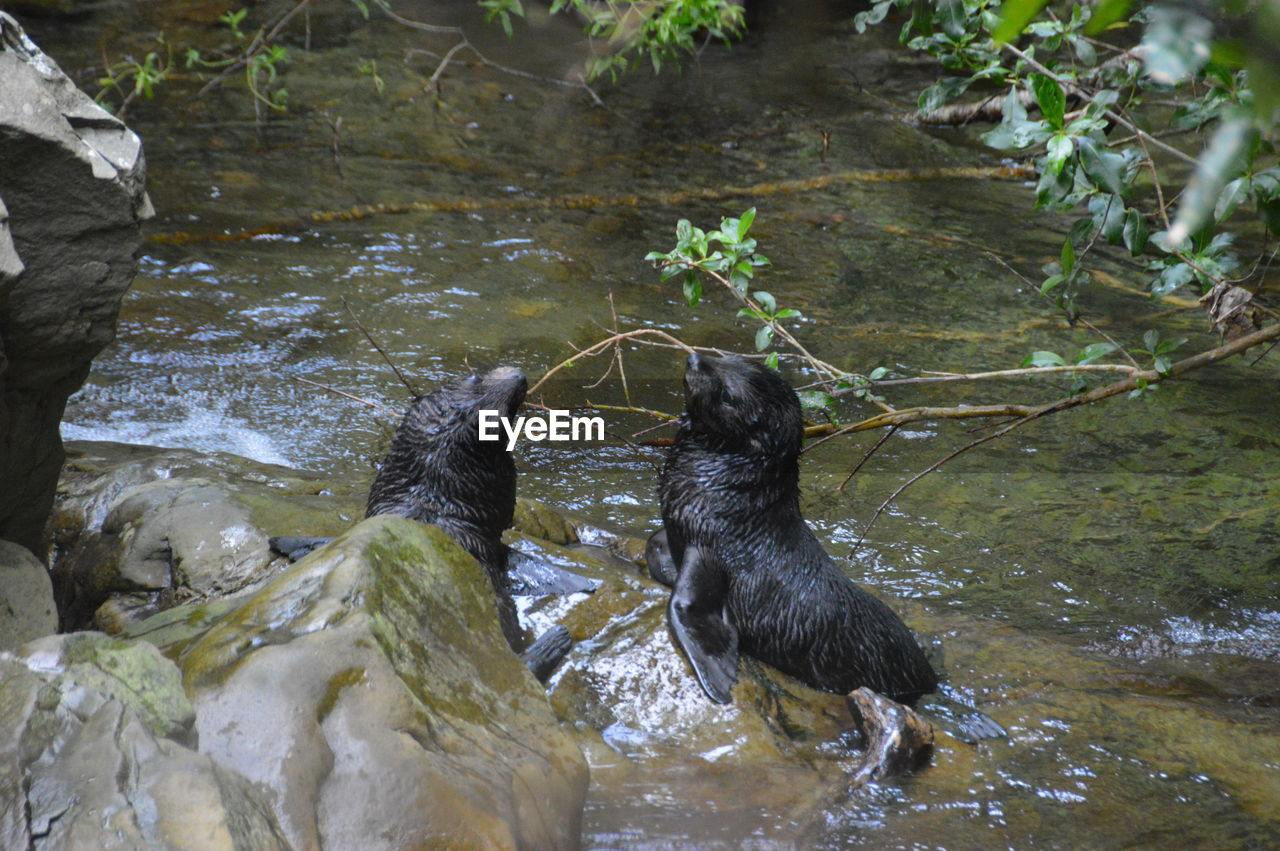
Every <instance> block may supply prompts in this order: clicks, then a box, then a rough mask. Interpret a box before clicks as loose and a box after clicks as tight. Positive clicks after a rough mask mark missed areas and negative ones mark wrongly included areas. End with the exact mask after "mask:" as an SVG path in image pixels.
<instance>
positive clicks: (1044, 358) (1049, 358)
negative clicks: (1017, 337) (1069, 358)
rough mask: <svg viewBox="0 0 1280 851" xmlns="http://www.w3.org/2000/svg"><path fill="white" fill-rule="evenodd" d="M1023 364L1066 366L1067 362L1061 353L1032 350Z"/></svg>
mask: <svg viewBox="0 0 1280 851" xmlns="http://www.w3.org/2000/svg"><path fill="white" fill-rule="evenodd" d="M1022 365H1023V366H1066V365H1067V362H1066V361H1065V360H1063V359H1062V356H1061V355H1058V354H1055V353H1053V352H1032V353H1031V354H1029V355H1027V358H1026V360H1024V361H1023V362H1022Z"/></svg>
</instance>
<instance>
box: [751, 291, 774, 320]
mask: <svg viewBox="0 0 1280 851" xmlns="http://www.w3.org/2000/svg"><path fill="white" fill-rule="evenodd" d="M751 295H752V296H753V297H754V298H755V300H756V301H758V302H760V306H761V307H763V308H764V311H765V313H768V314H769V315H771V316H772V315H773V314H774V313H775V312H776V311H777V310H778V302H777V301H776V300H775V299H774V297H773V294H772V293H767V292H765V291H764V290H756V291H755V292H754V293H752V294H751Z"/></svg>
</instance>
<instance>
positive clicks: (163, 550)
mask: <svg viewBox="0 0 1280 851" xmlns="http://www.w3.org/2000/svg"><path fill="white" fill-rule="evenodd" d="M67 450H68V458H67V464H66V467H65V470H64V472H63V475H62V479H61V482H60V484H59V486H58V495H57V501H56V503H55V506H54V510H53V514H52V516H51V519H50V525H49V535H50V539H51V541H52V543H53V548H52V553H51V565H52V567H51V571H52V574H53V582H54V588H55V591H56V596H57V600H58V611H59V615H60V622H61V625H62V628H63V629H64V630H67V629H78V628H83V627H86V626H94V627H95V628H98V629H102V630H104V631H106V632H109V633H112V634H115V633H119V632H121V631H123V630H125V629H126V628H127V627H128V626H129V625H130V624H132V623H135V622H136V621H138V620H140V619H142V618H144V617H146V616H148V615H150V614H154V613H155V612H156V611H159V610H160V609H163V608H168V607H170V606H173V605H177V604H179V603H183V602H187V601H212V600H217V599H221V598H224V597H227V596H232V595H235V594H240V593H244V592H247V591H250V590H252V589H253V588H255V587H257V586H259V585H261V584H262V583H263V582H265V581H267V580H268V579H269V578H271V577H272V576H274V575H276V574H277V573H279V571H280V570H282V569H283V568H284V566H285V562H284V561H283V560H282V559H280V558H278V557H277V556H276V555H275V554H274V553H272V552H271V549H270V547H269V546H268V543H267V540H268V537H269V536H271V535H275V534H292V533H297V532H299V531H304V532H308V533H314V534H317V535H335V534H337V533H339V532H341V531H343V530H345V529H347V528H348V527H350V526H351V524H352V523H353V522H355V520H356V519H358V518H359V517H360V516H361V515H362V514H363V498H364V495H363V488H362V486H346V487H344V486H343V485H341V484H339V483H331V482H330V481H329V480H328V479H326V478H324V477H321V476H317V475H315V474H308V473H305V472H302V471H298V470H291V469H288V468H286V467H278V466H275V465H271V464H259V463H257V462H255V461H251V460H249V459H247V458H240V457H238V456H234V455H224V454H219V453H213V454H202V453H197V452H192V451H189V450H184V449H158V448H155V447H148V446H131V445H127V444H119V443H99V442H89V441H85V442H73V443H69V444H68V445H67Z"/></svg>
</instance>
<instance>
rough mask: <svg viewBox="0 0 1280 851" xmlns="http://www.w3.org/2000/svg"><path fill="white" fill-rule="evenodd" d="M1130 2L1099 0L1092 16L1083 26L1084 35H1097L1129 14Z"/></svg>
mask: <svg viewBox="0 0 1280 851" xmlns="http://www.w3.org/2000/svg"><path fill="white" fill-rule="evenodd" d="M1130 2H1131V0H1099V2H1098V5H1096V6H1094V7H1093V16H1092V17H1091V18H1089V23H1087V24H1085V26H1084V33H1085V35H1097V34H1098V33H1100V32H1102V31H1103V30H1105V29H1106V28H1107V27H1109V26H1111V25H1112V24H1114V23H1115V22H1116V21H1119V20H1120V19H1121V18H1123V17H1124V16H1125V15H1127V14H1128V13H1129V3H1130Z"/></svg>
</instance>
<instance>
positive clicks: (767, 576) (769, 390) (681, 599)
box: [648, 353, 938, 703]
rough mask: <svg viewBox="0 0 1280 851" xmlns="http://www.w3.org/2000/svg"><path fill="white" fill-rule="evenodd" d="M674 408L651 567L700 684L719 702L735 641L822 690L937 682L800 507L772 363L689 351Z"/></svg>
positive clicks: (787, 390)
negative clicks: (681, 409) (674, 428)
mask: <svg viewBox="0 0 1280 851" xmlns="http://www.w3.org/2000/svg"><path fill="white" fill-rule="evenodd" d="M684 390H685V407H686V410H685V415H684V416H683V417H682V418H681V420H680V432H679V434H678V436H677V437H676V441H675V445H674V446H673V447H672V449H671V452H670V454H669V455H668V457H667V461H666V465H665V466H664V468H663V470H662V478H661V483H660V485H659V491H658V492H659V495H660V497H661V500H662V522H663V527H664V528H663V529H662V530H661V531H659V532H658V533H657V534H655V535H654V536H653V538H652V539H651V540H650V543H649V548H648V556H649V558H648V561H649V565H650V572H651V574H652V575H653V576H654V578H655V579H657V580H659V581H662V582H666V584H669V585H672V586H673V591H672V594H671V600H670V603H669V605H668V609H667V611H668V614H669V617H670V621H671V626H672V629H673V631H674V632H675V635H676V638H677V640H678V641H679V643H680V646H681V647H682V648H683V649H684V652H685V653H686V655H688V657H689V661H690V662H692V663H693V667H694V671H695V672H696V673H697V675H698V680H699V682H700V683H701V684H702V688H703V689H704V690H705V691H706V693H707V695H708V696H709V697H710V698H711V699H712V700H714V701H716V702H717V703H728V702H729V701H730V699H731V698H730V689H731V688H732V686H733V684H734V682H735V681H736V680H737V669H738V652H739V651H741V652H743V653H746V654H748V655H750V656H753V657H755V658H757V659H759V660H761V661H762V662H766V663H768V664H769V665H772V666H773V667H775V668H778V669H779V670H781V671H783V672H785V673H787V674H790V675H791V676H793V677H795V678H796V679H798V680H800V681H801V682H804V683H806V684H807V685H809V686H812V687H814V688H817V689H821V690H822V691H828V692H834V693H837V694H848V693H849V692H852V691H853V690H855V689H857V688H859V687H862V686H866V687H868V688H870V689H872V690H874V691H876V692H879V693H880V694H883V695H885V696H887V697H890V698H892V699H893V700H896V701H899V702H902V703H912V702H914V701H915V700H916V699H917V698H919V697H920V696H921V695H923V694H927V693H929V692H932V691H934V690H935V689H936V688H937V687H938V677H937V675H936V674H935V673H934V671H933V668H932V667H930V665H929V662H928V660H927V659H925V656H924V653H923V652H922V651H921V649H920V647H919V645H918V644H917V643H916V640H915V638H914V636H913V635H912V634H911V632H910V630H908V629H907V627H906V625H905V624H903V622H902V620H901V619H900V618H899V617H898V616H897V615H896V614H894V613H893V611H892V610H891V609H890V608H889V607H888V606H886V605H885V604H884V603H882V602H881V601H880V600H878V599H877V598H875V597H873V596H872V595H871V594H869V593H867V592H866V591H864V590H863V589H862V588H860V587H859V586H858V585H856V584H854V583H853V582H852V581H851V580H850V579H849V578H848V577H846V576H845V575H844V574H843V573H841V572H840V570H839V569H838V568H837V567H836V565H835V563H834V562H833V561H832V560H831V557H830V556H828V555H827V554H826V552H825V551H824V550H823V549H822V545H821V544H820V543H819V542H818V539H817V538H816V537H814V535H813V533H812V532H811V531H809V527H808V526H807V525H806V524H805V522H804V518H802V517H801V516H800V488H799V474H800V467H799V456H800V444H801V439H802V437H803V425H804V423H803V419H802V418H801V414H800V402H799V400H798V399H797V398H796V394H795V391H793V390H792V389H791V385H789V384H788V383H787V382H786V381H784V380H783V379H782V377H781V376H779V375H778V374H777V373H775V372H774V371H773V370H770V369H768V368H766V367H764V366H762V365H759V364H756V363H752V362H749V361H746V360H743V359H741V358H737V357H727V358H716V357H709V356H706V355H699V354H696V353H695V354H693V355H690V356H689V360H688V363H687V366H686V369H685V374H684Z"/></svg>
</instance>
